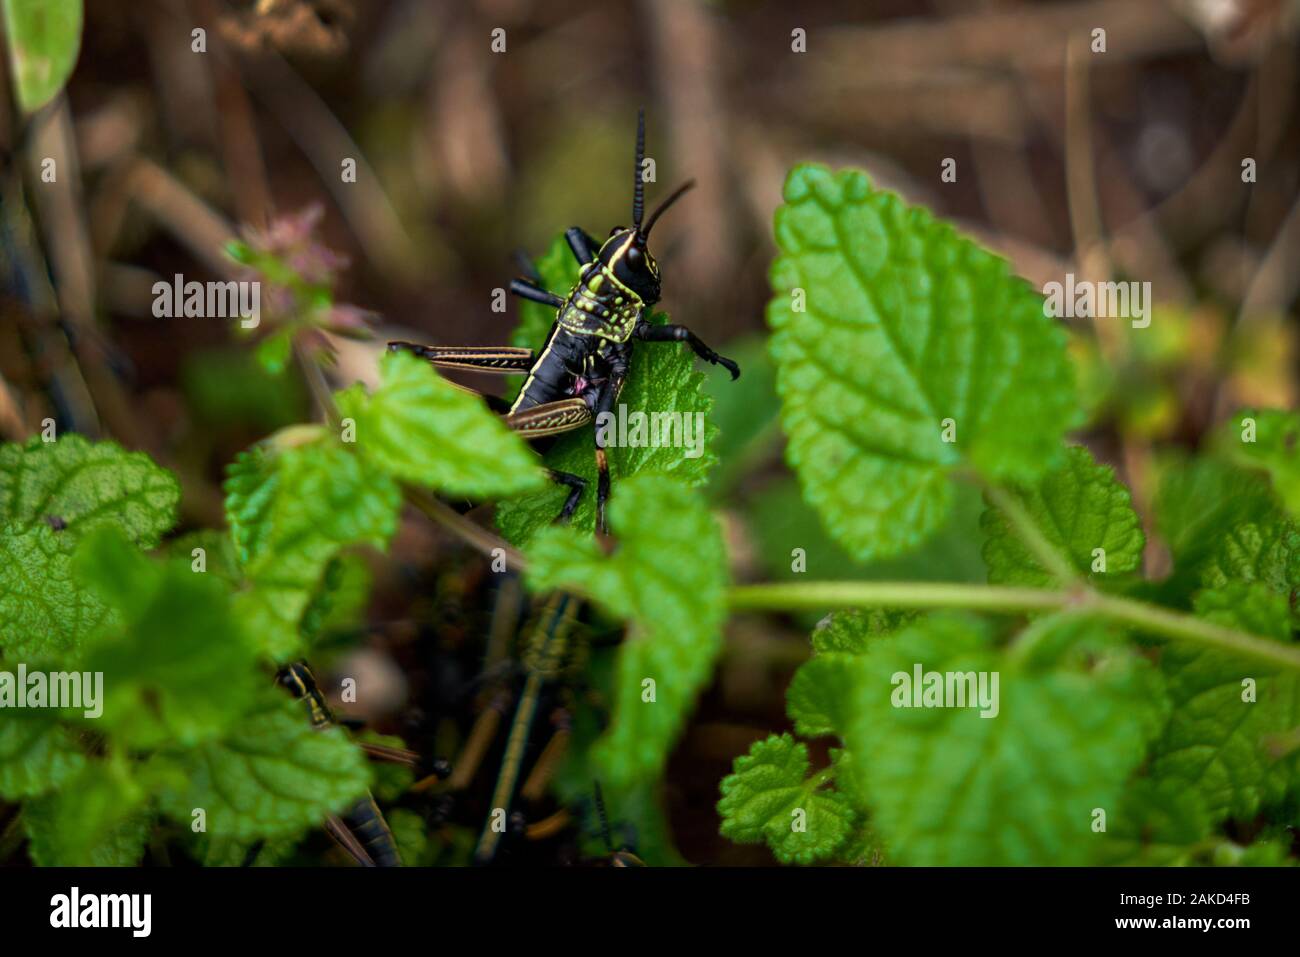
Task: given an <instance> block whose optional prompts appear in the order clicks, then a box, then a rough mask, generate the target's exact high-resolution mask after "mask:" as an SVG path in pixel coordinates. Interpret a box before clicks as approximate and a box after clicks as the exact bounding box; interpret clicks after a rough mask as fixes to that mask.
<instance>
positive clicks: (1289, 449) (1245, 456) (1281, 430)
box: [1220, 409, 1300, 519]
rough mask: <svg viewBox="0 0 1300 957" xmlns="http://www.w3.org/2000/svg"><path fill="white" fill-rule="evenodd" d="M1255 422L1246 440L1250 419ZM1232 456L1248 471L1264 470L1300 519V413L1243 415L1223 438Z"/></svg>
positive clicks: (1264, 411)
mask: <svg viewBox="0 0 1300 957" xmlns="http://www.w3.org/2000/svg"><path fill="white" fill-rule="evenodd" d="M1248 418H1249V419H1253V420H1254V430H1253V435H1252V436H1251V438H1250V441H1246V436H1247V434H1248V433H1247V430H1246V428H1245V424H1246V423H1245V420H1246V419H1248ZM1220 446H1221V447H1222V448H1223V449H1224V450H1225V451H1226V452H1227V455H1228V457H1229V458H1230V459H1231V460H1232V461H1234V462H1236V463H1237V464H1238V465H1241V466H1243V467H1245V468H1254V469H1262V470H1263V471H1264V472H1266V473H1267V474H1268V477H1269V479H1270V480H1271V481H1272V483H1273V490H1274V491H1275V492H1276V493H1277V496H1278V498H1280V499H1281V500H1282V503H1283V505H1285V506H1286V509H1287V511H1288V512H1290V513H1291V516H1292V518H1297V519H1300V414H1297V413H1295V412H1284V411H1282V410H1281V409H1261V410H1259V411H1256V412H1252V411H1247V412H1243V413H1241V414H1239V415H1237V416H1235V417H1234V418H1233V421H1232V422H1231V423H1229V424H1228V426H1227V428H1226V430H1225V433H1224V435H1223V436H1222V437H1221V441H1220Z"/></svg>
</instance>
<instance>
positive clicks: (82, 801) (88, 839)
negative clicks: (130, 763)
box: [23, 762, 152, 867]
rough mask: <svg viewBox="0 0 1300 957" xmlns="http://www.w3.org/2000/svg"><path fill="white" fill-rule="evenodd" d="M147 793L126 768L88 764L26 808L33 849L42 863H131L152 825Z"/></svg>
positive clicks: (137, 858) (137, 857)
mask: <svg viewBox="0 0 1300 957" xmlns="http://www.w3.org/2000/svg"><path fill="white" fill-rule="evenodd" d="M144 802H145V793H144V791H143V789H142V788H141V787H140V785H139V784H137V783H136V782H135V781H132V780H131V779H130V777H129V776H128V775H127V774H126V772H125V770H124V769H123V768H120V767H118V766H109V765H106V764H104V763H102V762H100V763H95V764H87V765H86V767H85V768H84V770H83V771H82V772H81V774H79V775H78V776H77V777H76V778H75V779H74V780H73V781H71V782H69V783H68V784H67V785H65V786H64V787H63V788H61V789H60V790H58V791H55V792H53V793H51V794H47V795H45V796H44V797H39V798H36V799H35V800H32V801H28V802H27V803H26V804H25V805H24V806H23V825H24V827H25V828H26V830H27V838H28V841H29V844H28V853H29V854H30V855H31V859H32V861H33V863H35V864H36V865H37V866H39V867H130V866H133V865H135V864H138V863H139V862H140V858H141V856H142V855H143V854H144V844H145V839H146V838H147V837H148V835H149V828H150V826H151V823H152V822H151V818H150V815H149V814H148V813H147V812H146V810H145V809H144Z"/></svg>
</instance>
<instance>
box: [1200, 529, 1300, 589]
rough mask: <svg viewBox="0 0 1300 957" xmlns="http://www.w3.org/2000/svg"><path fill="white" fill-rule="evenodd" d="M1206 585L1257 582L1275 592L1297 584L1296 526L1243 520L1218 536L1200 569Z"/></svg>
mask: <svg viewBox="0 0 1300 957" xmlns="http://www.w3.org/2000/svg"><path fill="white" fill-rule="evenodd" d="M1201 581H1202V583H1203V584H1204V585H1205V586H1206V587H1207V588H1219V587H1222V586H1223V585H1226V584H1228V583H1229V582H1256V581H1257V582H1261V583H1262V584H1264V585H1267V586H1268V588H1269V589H1270V590H1272V591H1274V592H1277V593H1278V594H1279V595H1287V596H1290V595H1291V594H1292V592H1293V591H1294V590H1295V589H1296V588H1300V528H1297V526H1296V525H1295V523H1293V522H1282V521H1279V522H1272V523H1269V524H1265V525H1259V524H1256V523H1255V522H1243V523H1242V524H1240V525H1237V526H1236V527H1235V528H1233V529H1231V530H1230V531H1228V532H1227V533H1226V534H1225V535H1224V536H1223V537H1222V539H1220V541H1219V543H1218V545H1217V547H1216V548H1215V550H1214V553H1213V554H1212V555H1211V556H1210V557H1209V559H1208V560H1207V561H1206V562H1205V564H1204V565H1203V567H1202V569H1201Z"/></svg>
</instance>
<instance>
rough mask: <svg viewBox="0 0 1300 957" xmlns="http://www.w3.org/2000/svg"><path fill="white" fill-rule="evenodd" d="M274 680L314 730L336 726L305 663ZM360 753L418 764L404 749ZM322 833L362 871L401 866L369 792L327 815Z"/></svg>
mask: <svg viewBox="0 0 1300 957" xmlns="http://www.w3.org/2000/svg"><path fill="white" fill-rule="evenodd" d="M276 680H277V681H278V682H279V683H280V684H281V685H283V686H284V687H285V688H288V689H289V691H290V692H291V693H292V694H293V696H294V697H295V698H298V699H300V700H301V701H303V702H304V703H305V704H306V705H307V713H308V715H309V716H310V718H311V724H312V727H313V728H315V729H316V730H318V731H324V730H326V729H327V728H332V727H334V726H335V725H336V724H338V722H337V721H336V720H335V717H334V712H333V711H331V710H330V707H329V705H328V704H327V703H326V702H325V696H324V694H322V693H321V690H320V686H319V685H318V684H317V683H316V676H315V675H314V674H313V673H312V670H311V668H310V667H308V665H307V662H305V661H295V662H294V663H292V664H288V665H285V666H284V667H283V668H281V669H280V672H279V674H278V675H277V676H276ZM361 749H362V750H363V751H365V752H366V754H368V755H370V756H371V757H373V758H375V759H377V760H380V761H389V762H392V763H395V764H406V765H409V766H411V767H415V766H416V765H418V764H419V758H420V756H419V755H418V754H416V753H415V752H414V751H407V750H405V749H404V748H390V747H388V746H387V745H382V744H369V743H364V742H363V743H362V744H361ZM325 830H326V831H327V832H329V835H330V837H332V838H334V840H335V841H337V842H338V843H339V845H340V846H341V847H342V848H343V849H344V850H345V851H347V852H348V854H349V855H351V856H352V858H353V860H355V861H356V862H357V863H358V864H360V865H361V866H362V867H376V866H378V867H401V866H402V858H401V856H400V855H399V854H398V853H397V843H396V842H395V841H394V840H393V832H392V831H390V830H389V829H388V822H387V821H385V820H384V814H383V812H382V811H380V810H379V805H377V804H376V803H375V798H374V796H373V795H372V794H371V793H370V792H369V791H367V792H366V795H365V797H363V798H360V799H359V800H358V801H357V802H356V803H355V804H353V805H352V806H351V807H350V808H348V809H347V810H346V811H344V812H343V814H342V816H341V817H340V816H339V815H335V814H331V815H329V817H328V818H326V820H325Z"/></svg>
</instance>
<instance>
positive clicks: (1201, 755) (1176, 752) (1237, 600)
mask: <svg viewBox="0 0 1300 957" xmlns="http://www.w3.org/2000/svg"><path fill="white" fill-rule="evenodd" d="M1196 613H1197V615H1199V616H1200V617H1202V618H1206V619H1208V620H1210V621H1213V622H1217V623H1218V624H1221V625H1226V626H1229V627H1236V628H1242V629H1245V630H1247V631H1249V632H1251V633H1253V634H1256V635H1260V636H1263V637H1266V638H1275V639H1277V640H1279V641H1290V640H1291V628H1292V622H1291V615H1290V609H1289V604H1288V601H1287V598H1286V597H1285V596H1282V595H1278V594H1276V593H1274V592H1271V591H1269V590H1268V588H1267V587H1266V586H1264V585H1262V584H1260V583H1252V584H1245V583H1229V584H1226V585H1224V586H1222V587H1221V588H1216V589H1209V590H1206V591H1203V592H1201V593H1200V594H1199V595H1197V597H1196ZM1160 668H1161V670H1162V671H1163V672H1164V673H1165V675H1166V678H1167V681H1168V688H1169V695H1170V698H1171V699H1172V701H1173V703H1174V710H1173V713H1172V715H1171V716H1170V719H1169V723H1168V725H1167V727H1166V728H1165V731H1164V734H1163V736H1162V737H1161V739H1160V740H1159V741H1158V742H1157V743H1156V746H1155V749H1154V751H1153V757H1152V774H1153V776H1155V777H1157V778H1159V779H1165V780H1171V781H1174V782H1176V783H1178V784H1180V785H1181V786H1183V787H1187V788H1191V789H1195V790H1197V791H1198V792H1199V793H1200V794H1201V795H1202V796H1203V797H1204V800H1205V804H1206V808H1207V810H1208V811H1209V813H1210V815H1211V817H1212V818H1213V819H1214V820H1216V821H1217V820H1220V819H1222V818H1224V817H1226V816H1229V815H1232V816H1235V817H1252V816H1254V815H1255V814H1256V813H1257V812H1258V811H1259V809H1260V808H1261V807H1262V806H1264V805H1266V804H1268V803H1271V802H1273V801H1276V800H1278V799H1280V798H1281V796H1282V794H1283V793H1284V792H1285V790H1286V788H1287V787H1288V784H1289V783H1290V781H1291V779H1292V777H1293V776H1294V774H1295V766H1296V759H1295V755H1291V756H1288V757H1286V758H1283V759H1281V760H1275V759H1274V758H1272V757H1271V756H1270V755H1269V754H1268V752H1267V750H1266V748H1265V738H1267V737H1268V736H1269V735H1272V734H1277V733H1281V732H1285V731H1288V730H1290V729H1291V728H1294V727H1296V726H1298V725H1300V676H1297V675H1296V674H1295V673H1294V672H1289V671H1288V672H1284V673H1279V672H1277V671H1276V670H1275V669H1273V668H1270V667H1268V666H1264V665H1260V664H1258V663H1256V662H1252V661H1249V660H1247V659H1243V658H1241V657H1239V656H1235V655H1230V654H1226V653H1224V652H1219V651H1211V650H1206V649H1203V648H1198V647H1193V646H1188V645H1183V644H1172V645H1170V646H1169V647H1167V648H1166V649H1165V650H1164V653H1163V654H1162V655H1161V659H1160ZM1246 681H1251V682H1253V684H1254V700H1253V701H1251V700H1243V698H1247V697H1249V696H1248V695H1247V693H1246V687H1245V685H1244V682H1246Z"/></svg>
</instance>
